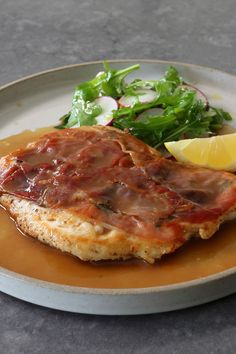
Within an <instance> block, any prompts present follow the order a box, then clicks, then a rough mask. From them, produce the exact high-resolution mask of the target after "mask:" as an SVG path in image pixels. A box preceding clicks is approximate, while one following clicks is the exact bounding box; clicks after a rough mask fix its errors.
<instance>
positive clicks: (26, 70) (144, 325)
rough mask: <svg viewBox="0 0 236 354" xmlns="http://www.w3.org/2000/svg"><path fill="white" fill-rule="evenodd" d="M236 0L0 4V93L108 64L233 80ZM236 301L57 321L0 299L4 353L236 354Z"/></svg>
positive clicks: (25, 0)
mask: <svg viewBox="0 0 236 354" xmlns="http://www.w3.org/2000/svg"><path fill="white" fill-rule="evenodd" d="M235 14H236V1H235V0H224V1H221V0H204V1H203V0H199V1H193V0H156V1H155V0H146V1H144V0H120V1H119V0H110V1H109V0H99V1H95V0H86V1H81V0H77V1H76V0H67V1H63V0H53V1H50V0H41V1H36V0H35V1H34V0H19V1H17V0H15V1H14V0H7V1H6V0H0V84H4V83H7V82H10V81H12V80H15V79H18V78H21V77H23V76H25V75H28V74H31V73H35V72H38V71H41V70H45V69H48V68H53V67H57V66H62V65H66V64H73V63H78V62H84V61H90V60H97V59H112V58H121V59H122V58H144V59H145V58H147V59H164V60H175V61H182V62H188V63H195V64H200V65H206V66H211V67H215V68H219V69H222V70H225V71H228V72H230V73H233V74H236V65H235V57H236V16H235ZM235 315H236V295H233V296H229V297H227V298H224V299H221V300H219V301H215V302H212V303H209V304H206V305H202V306H198V307H195V308H191V309H186V310H181V311H177V312H171V313H162V314H154V315H147V316H136V317H128V316H123V317H114V316H112V317H104V316H91V315H80V314H72V313H66V312H59V311H55V310H49V309H46V308H41V307H38V306H34V305H31V304H28V303H25V302H23V301H20V300H17V299H14V298H12V297H10V296H7V295H5V294H3V293H1V294H0V353H1V354H6V353H7V354H20V353H30V354H31V353H42V354H43V353H49V354H50V353H57V354H60V353H88V354H89V353H109V354H110V353H142V354H144V353H145V354H146V353H159V354H162V353H181V354H182V353H186V354H188V353H208V354H210V353H226V354H233V353H236V317H235Z"/></svg>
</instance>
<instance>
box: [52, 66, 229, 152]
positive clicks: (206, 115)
mask: <svg viewBox="0 0 236 354" xmlns="http://www.w3.org/2000/svg"><path fill="white" fill-rule="evenodd" d="M138 68H139V65H133V66H131V67H129V68H126V69H122V70H114V69H111V68H110V67H109V65H108V63H104V71H103V72H101V73H99V74H98V75H97V76H96V77H95V78H93V79H92V80H90V81H87V82H84V83H81V84H80V85H78V86H77V87H76V89H75V93H74V96H73V101H72V108H71V111H70V112H69V113H68V114H66V115H65V116H63V117H62V118H61V124H60V125H58V126H57V128H59V129H63V128H70V127H72V126H81V125H94V124H96V116H98V115H99V114H101V113H102V108H101V107H100V106H99V105H97V104H96V103H95V102H94V101H95V99H96V98H97V97H99V96H111V97H113V98H115V99H117V98H119V97H121V96H122V95H126V96H134V97H136V98H137V100H136V101H135V100H134V104H133V106H132V107H120V108H119V109H118V110H117V111H113V118H114V119H113V123H112V125H113V126H114V127H117V128H119V129H128V130H129V131H130V133H131V134H133V135H135V136H136V137H138V138H139V139H141V140H143V141H144V142H146V143H147V144H149V145H151V146H153V147H155V148H157V147H160V146H161V145H163V143H164V142H165V141H171V140H178V139H183V138H194V137H201V136H206V135H212V134H216V133H217V131H218V130H219V129H220V128H222V126H223V124H224V121H229V120H231V119H232V117H231V116H230V114H229V113H227V112H225V111H223V110H222V109H220V108H215V107H209V108H206V105H205V104H204V102H203V101H201V100H200V99H198V98H197V93H196V90H193V89H191V88H189V89H186V87H185V88H183V87H182V84H183V83H184V81H183V79H182V77H181V76H180V75H179V73H178V71H177V70H176V68H174V67H172V66H171V67H169V68H168V69H167V71H166V73H165V75H164V77H163V78H161V79H159V80H140V79H135V80H133V81H132V82H131V83H129V84H127V83H125V81H124V79H125V77H126V75H127V74H129V73H131V72H132V71H134V70H136V69H138ZM141 89H152V90H155V91H156V92H157V98H156V99H155V100H154V101H153V102H150V103H140V101H139V99H138V96H139V95H140V91H139V90H141ZM154 107H161V108H162V109H163V111H161V112H162V115H155V116H153V115H150V114H148V110H149V109H150V108H154ZM145 111H147V113H146V114H145V116H144V117H143V118H142V119H137V117H138V116H139V114H140V113H142V112H145Z"/></svg>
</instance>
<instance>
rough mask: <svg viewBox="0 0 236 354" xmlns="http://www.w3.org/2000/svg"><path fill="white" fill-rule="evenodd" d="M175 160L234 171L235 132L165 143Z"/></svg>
mask: <svg viewBox="0 0 236 354" xmlns="http://www.w3.org/2000/svg"><path fill="white" fill-rule="evenodd" d="M165 147H166V148H167V150H168V151H169V152H170V153H171V154H172V155H173V156H174V157H175V158H176V160H177V161H180V162H185V163H188V164H194V165H198V166H203V167H208V168H212V169H215V170H224V171H236V154H235V151H236V133H233V134H227V135H219V136H214V137H211V138H202V139H186V140H179V141H171V142H167V143H165Z"/></svg>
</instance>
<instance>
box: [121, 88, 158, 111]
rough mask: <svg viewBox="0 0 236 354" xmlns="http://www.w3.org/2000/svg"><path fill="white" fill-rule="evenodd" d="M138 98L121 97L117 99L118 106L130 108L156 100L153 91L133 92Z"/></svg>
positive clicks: (155, 93)
mask: <svg viewBox="0 0 236 354" xmlns="http://www.w3.org/2000/svg"><path fill="white" fill-rule="evenodd" d="M135 92H136V93H137V95H138V96H125V95H124V96H122V97H121V98H120V99H119V101H118V102H119V105H120V106H121V107H132V106H133V105H135V103H137V102H140V103H150V102H153V101H154V100H155V99H156V98H157V92H156V91H153V90H147V89H143V90H137V91H135Z"/></svg>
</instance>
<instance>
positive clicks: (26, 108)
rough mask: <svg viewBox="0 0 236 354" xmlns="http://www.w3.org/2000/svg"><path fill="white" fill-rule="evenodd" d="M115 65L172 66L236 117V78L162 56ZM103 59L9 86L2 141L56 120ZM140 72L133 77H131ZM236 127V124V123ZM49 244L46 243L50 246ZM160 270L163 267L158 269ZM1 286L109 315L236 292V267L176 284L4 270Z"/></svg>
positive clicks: (144, 69) (4, 92) (153, 69)
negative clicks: (47, 277)
mask: <svg viewBox="0 0 236 354" xmlns="http://www.w3.org/2000/svg"><path fill="white" fill-rule="evenodd" d="M110 63H111V65H112V66H113V67H115V68H123V67H126V66H127V65H133V64H136V63H140V65H141V70H140V71H139V75H138V76H139V77H140V78H143V79H153V78H159V77H161V76H162V75H163V73H164V71H165V70H166V68H167V67H168V66H169V65H173V66H175V67H177V69H178V70H179V71H180V73H181V75H182V76H183V77H184V78H185V80H186V81H188V82H190V83H192V84H195V85H196V86H197V87H198V88H200V89H201V90H203V91H204V92H206V94H207V96H208V97H209V100H210V103H212V104H213V105H215V106H219V107H222V108H224V109H225V110H227V111H229V112H230V113H231V114H232V116H235V117H236V111H235V103H234V102H235V92H236V77H234V76H233V75H230V74H227V73H224V72H221V71H218V70H215V69H211V68H206V67H200V66H195V65H189V64H183V63H176V62H165V61H156V60H153V61H152V60H118V61H114V60H111V61H110ZM101 64H102V63H101V62H92V63H85V64H79V65H72V66H67V67H63V68H58V69H53V70H49V71H46V72H42V73H39V74H36V75H32V76H29V77H26V78H24V79H21V80H18V81H15V82H13V83H11V84H9V85H5V86H3V87H2V88H1V90H0V119H1V128H0V139H3V138H5V137H7V136H9V135H12V134H17V133H19V132H21V131H23V130H25V129H29V127H30V129H36V128H40V127H45V126H49V125H53V124H56V123H57V122H58V117H60V116H62V115H63V114H65V113H66V112H67V111H68V110H69V109H70V104H71V98H72V92H73V89H74V87H75V86H76V84H78V83H79V82H81V81H85V80H88V79H89V78H91V77H93V76H94V75H96V73H97V72H99V71H101ZM135 76H137V73H134V74H131V75H130V80H132V79H133V78H135ZM232 125H233V126H234V127H236V123H235V121H233V122H232ZM45 247H46V246H45ZM157 270H158V268H157ZM0 290H1V291H3V292H5V293H7V294H9V295H12V296H14V297H17V298H19V299H22V300H25V301H28V302H31V303H34V304H38V305H42V306H46V307H49V308H54V309H59V310H65V311H71V312H79V313H89V314H103V315H130V314H148V313H154V312H163V311H171V310H177V309H181V308H186V307H190V306H194V305H199V304H202V303H206V302H208V301H212V300H215V299H218V298H220V297H223V296H226V295H229V294H232V293H234V292H235V291H236V267H231V268H230V269H227V270H224V271H220V269H219V271H216V272H215V274H213V275H209V276H203V277H200V278H198V279H194V280H189V281H186V282H179V283H176V284H171V285H161V286H149V287H135V288H133V287H128V288H123V287H121V288H115V289H114V288H112V289H109V288H98V287H95V286H92V285H91V286H90V287H81V286H70V285H63V284H59V283H53V282H49V281H43V280H39V279H36V278H33V277H29V276H25V275H22V274H19V273H16V272H13V271H11V270H9V269H7V267H6V268H5V267H4V268H3V267H2V268H0Z"/></svg>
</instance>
